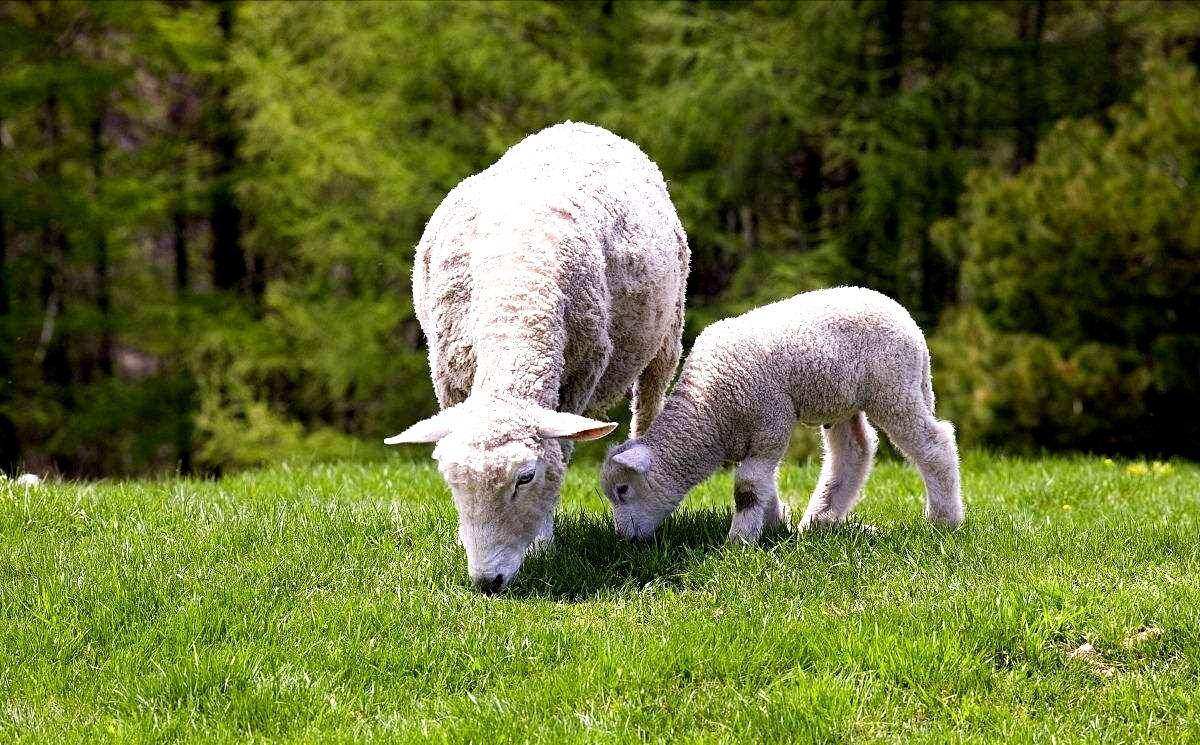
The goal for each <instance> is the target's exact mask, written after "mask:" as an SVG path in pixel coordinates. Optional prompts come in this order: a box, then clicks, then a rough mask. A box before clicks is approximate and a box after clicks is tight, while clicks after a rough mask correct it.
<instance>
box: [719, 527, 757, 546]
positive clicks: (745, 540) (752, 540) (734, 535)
mask: <svg viewBox="0 0 1200 745" xmlns="http://www.w3.org/2000/svg"><path fill="white" fill-rule="evenodd" d="M725 542H726V543H727V544H729V545H731V546H757V545H758V536H757V535H747V534H745V533H738V532H734V531H730V532H729V536H728V537H726V538H725Z"/></svg>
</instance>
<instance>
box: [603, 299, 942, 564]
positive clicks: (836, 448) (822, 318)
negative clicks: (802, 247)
mask: <svg viewBox="0 0 1200 745" xmlns="http://www.w3.org/2000/svg"><path fill="white" fill-rule="evenodd" d="M864 414H865V416H864ZM868 418H870V420H871V421H872V422H874V423H875V424H877V425H878V426H880V427H882V428H883V430H884V431H885V432H887V434H888V437H889V438H890V439H891V440H892V442H893V443H895V445H896V446H897V447H898V448H899V449H900V451H901V452H902V453H904V455H905V456H906V457H907V458H908V460H909V461H910V462H912V463H913V464H914V465H915V466H916V467H917V468H918V470H920V472H921V476H922V477H923V478H924V480H925V490H926V503H925V515H926V517H928V518H929V519H930V520H932V521H935V522H939V523H943V524H946V525H951V526H954V525H958V524H959V523H961V522H962V520H963V505H962V496H961V494H960V489H959V473H958V451H957V448H956V446H955V442H954V428H953V426H952V425H951V424H950V423H949V422H944V421H938V419H937V418H936V417H935V416H934V411H933V387H932V385H931V381H930V372H929V350H928V347H927V346H926V344H925V338H924V336H923V335H922V334H921V330H920V329H919V328H917V324H916V323H915V322H914V321H913V319H912V317H911V316H909V314H908V312H907V311H905V310H904V308H902V307H901V306H900V305H899V304H898V303H896V302H895V301H893V300H891V299H890V298H888V297H886V296H884V295H881V294H879V293H878V292H874V291H872V290H866V289H862V288H857V287H839V288H835V289H829V290H820V291H817V292H807V293H803V294H800V295H797V296H795V297H793V298H790V299H788V300H783V301H780V302H777V303H773V304H771V305H767V306H764V307H762V308H758V309H756V310H752V311H750V312H749V313H746V314H745V315H742V316H739V317H737V318H732V319H727V320H724V321H721V322H719V323H716V324H713V325H712V326H710V327H708V328H707V329H705V331H704V332H703V333H702V334H701V335H700V337H699V338H698V339H697V340H696V344H695V346H694V348H693V349H692V352H691V353H690V354H689V355H688V358H687V361H686V362H684V365H683V372H682V373H681V374H680V379H679V382H678V383H677V384H676V386H675V389H674V391H672V393H671V395H670V396H669V397H668V398H667V401H666V404H665V405H664V407H663V410H662V413H661V414H660V415H659V416H658V417H657V418H656V419H655V420H654V422H653V423H652V424H651V425H650V427H649V429H647V430H646V431H645V432H644V433H643V434H642V436H641V437H640V438H635V439H632V440H630V441H628V442H625V443H623V444H621V445H618V446H616V447H614V448H613V449H611V450H610V451H609V453H608V457H607V458H606V459H605V463H604V466H603V469H602V471H601V479H602V482H603V486H604V492H605V494H606V495H607V496H608V498H609V499H610V500H611V501H612V504H613V520H614V524H615V526H616V529H617V532H619V533H620V534H621V535H623V536H626V537H630V538H641V537H645V536H648V535H649V534H650V533H652V532H654V530H655V529H656V528H657V527H658V526H659V524H661V523H662V521H663V520H664V519H665V518H666V517H667V515H669V514H670V513H671V512H672V511H673V510H674V509H675V508H676V507H677V506H678V505H679V503H680V502H681V501H682V500H683V497H684V496H685V495H686V494H687V493H688V491H690V490H691V489H692V488H693V487H694V486H696V485H697V484H699V483H700V482H701V481H703V480H704V479H706V478H708V476H710V475H711V474H712V473H713V472H714V471H716V470H717V469H718V468H720V467H721V466H722V464H723V463H727V462H736V463H737V464H738V465H737V472H736V476H735V486H734V506H735V513H734V517H733V524H732V525H731V526H730V529H729V537H730V539H732V540H742V541H745V542H755V541H757V540H758V537H759V535H760V534H761V532H762V530H763V528H764V527H770V526H772V525H775V524H778V523H781V522H782V523H785V524H786V522H787V516H788V510H787V506H786V505H785V504H784V502H783V501H781V500H780V498H779V494H778V488H777V485H776V482H777V474H778V470H779V461H780V459H781V458H782V457H783V455H784V451H785V450H786V449H787V445H788V440H789V439H790V437H791V434H792V430H793V428H794V427H795V425H796V423H797V422H798V421H799V422H803V423H805V424H811V425H817V424H820V425H823V428H822V431H821V434H822V437H823V438H824V446H825V447H824V449H825V457H824V462H823V463H822V467H821V476H820V479H819V480H818V482H817V486H816V489H815V490H814V492H813V495H812V498H811V500H810V501H809V503H808V509H807V511H806V512H805V515H804V518H803V520H802V521H801V525H800V527H801V528H802V529H803V528H807V527H810V526H813V525H817V524H829V523H836V522H839V521H842V520H844V519H845V518H846V515H847V514H848V513H849V511H850V509H851V507H853V506H854V503H855V502H856V501H857V500H858V498H859V496H860V493H861V490H862V485H863V482H864V481H865V480H866V478H867V474H868V472H869V471H870V469H871V462H872V459H873V458H874V455H875V447H876V445H877V443H878V438H877V437H876V435H875V430H874V429H873V428H872V427H871V425H870V424H868V423H867V419H868Z"/></svg>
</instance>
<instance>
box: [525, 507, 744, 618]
mask: <svg viewBox="0 0 1200 745" xmlns="http://www.w3.org/2000/svg"><path fill="white" fill-rule="evenodd" d="M729 520H730V513H729V511H728V510H724V511H722V510H717V509H705V510H689V511H687V512H681V513H679V514H676V515H672V516H671V517H670V518H668V519H667V521H666V522H664V523H663V524H662V526H660V527H659V529H658V530H657V531H655V533H654V536H653V538H652V539H651V540H649V541H645V542H633V541H626V540H624V539H622V538H620V537H619V536H617V534H616V531H614V530H613V525H612V522H611V521H610V520H609V519H608V518H607V517H606V516H601V515H596V514H588V513H583V512H575V513H567V514H560V515H559V516H558V518H557V519H556V520H555V525H554V543H552V544H551V545H550V548H549V550H547V551H546V552H544V553H542V554H538V555H535V556H531V557H529V558H528V559H527V560H526V561H525V563H524V565H523V566H522V567H521V573H520V574H518V575H517V581H516V582H515V583H514V584H513V587H512V588H510V590H509V594H510V595H511V596H513V597H518V598H520V597H543V598H548V599H553V600H569V601H575V600H583V599H586V598H588V597H591V596H593V595H595V594H596V593H597V592H601V591H604V590H613V589H618V588H627V589H628V588H638V587H644V586H646V585H649V584H651V583H655V584H667V585H678V584H680V578H681V576H682V575H683V574H685V573H686V572H687V571H688V569H690V568H691V567H693V566H694V565H696V564H697V563H699V562H700V561H702V560H703V559H704V557H706V556H707V555H709V554H710V553H712V552H713V551H716V550H718V549H720V548H721V547H722V546H724V545H725V536H726V533H727V532H728V531H729Z"/></svg>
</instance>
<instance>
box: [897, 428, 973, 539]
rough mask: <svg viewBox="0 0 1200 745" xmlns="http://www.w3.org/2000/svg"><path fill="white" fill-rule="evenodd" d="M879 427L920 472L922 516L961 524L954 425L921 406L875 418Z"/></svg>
mask: <svg viewBox="0 0 1200 745" xmlns="http://www.w3.org/2000/svg"><path fill="white" fill-rule="evenodd" d="M879 426H880V427H882V428H883V430H884V431H885V432H887V435H888V437H889V438H890V439H891V441H892V442H893V443H895V445H896V447H897V448H899V449H900V452H902V453H904V457H905V458H907V459H908V461H909V462H910V463H912V464H913V465H914V466H916V467H917V470H918V471H920V472H921V478H922V479H924V481H925V517H926V518H928V519H929V520H930V521H931V522H935V523H942V524H944V525H949V526H951V527H954V526H957V525H959V524H961V523H962V521H963V502H962V490H961V486H960V484H959V473H958V447H957V445H956V444H955V442H954V425H952V424H950V422H945V421H939V420H938V419H937V418H936V417H935V416H934V415H933V412H931V411H929V410H927V409H926V408H924V407H916V408H915V409H914V411H912V412H911V413H910V414H907V415H898V416H891V417H887V418H884V419H881V420H879Z"/></svg>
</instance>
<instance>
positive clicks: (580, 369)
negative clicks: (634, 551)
mask: <svg viewBox="0 0 1200 745" xmlns="http://www.w3.org/2000/svg"><path fill="white" fill-rule="evenodd" d="M688 262H689V252H688V245H687V238H686V237H685V235H684V231H683V227H682V226H681V225H680V223H679V219H678V217H677V216H676V214H675V209H674V207H673V206H672V204H671V201H670V198H669V196H668V194H667V189H666V185H665V184H664V182H663V178H662V174H661V173H660V172H659V170H658V167H657V166H656V165H655V164H654V163H653V162H651V161H650V160H649V159H648V158H647V157H646V156H645V155H644V154H643V153H642V151H641V150H640V149H639V148H638V147H637V146H636V145H634V144H632V143H630V142H628V141H626V140H624V139H621V138H620V137H617V136H616V135H614V134H612V133H610V132H608V131H606V130H604V129H601V128H599V127H595V126H591V125H587V124H574V123H565V124H559V125H556V126H553V127H550V128H548V129H545V130H543V131H541V132H539V133H537V134H535V135H532V136H531V137H529V138H527V139H525V140H524V141H522V142H520V143H518V144H517V145H515V146H514V147H513V148H512V149H510V150H509V151H508V152H507V153H506V154H505V155H504V157H502V158H501V159H500V160H499V161H497V162H496V163H495V164H494V165H493V166H491V167H490V168H488V169H487V170H485V171H483V172H481V173H479V174H477V175H475V176H472V177H470V178H468V179H466V180H465V181H463V182H462V183H461V184H459V185H458V186H457V187H455V189H454V190H453V191H451V192H450V194H449V195H447V197H446V199H445V200H444V201H443V202H442V204H441V205H440V206H439V207H438V208H437V210H436V211H435V212H434V214H433V216H432V218H431V219H430V220H429V224H428V225H427V227H426V229H425V233H424V235H423V236H422V238H421V242H420V244H419V245H418V246H417V252H416V260H415V266H414V269H413V298H414V302H415V304H416V312H417V317H418V319H419V320H420V323H421V328H422V329H423V330H424V332H425V335H426V337H427V338H428V340H429V364H430V369H431V371H432V377H433V385H434V389H435V391H436V394H437V398H438V402H439V404H440V405H441V406H442V409H443V411H442V412H441V413H440V414H438V415H436V416H435V417H433V418H431V419H428V420H426V421H424V422H421V423H418V424H417V425H414V426H413V427H412V428H410V429H409V430H407V431H406V432H404V433H402V434H401V435H397V436H396V437H394V438H389V439H388V442H392V443H394V442H438V446H437V448H436V449H435V450H434V457H435V458H436V459H437V460H438V465H439V469H440V470H441V473H442V475H443V476H444V477H445V479H446V481H447V483H448V484H449V486H450V489H451V492H452V493H453V496H454V502H455V505H456V507H457V508H458V513H459V535H460V539H461V541H462V543H463V546H464V547H465V549H466V552H467V565H468V571H469V573H470V575H471V577H472V578H473V579H474V581H475V583H476V585H477V586H479V587H480V589H482V590H484V591H496V590H499V589H500V588H501V587H503V586H504V585H505V584H507V583H508V581H509V580H511V579H512V576H513V574H515V573H516V570H517V568H518V567H519V566H520V564H521V561H522V558H523V556H524V554H525V552H526V550H527V549H528V547H529V546H530V545H531V543H533V542H534V541H535V539H536V542H537V544H539V545H541V544H543V543H545V542H547V541H549V540H550V538H551V536H552V533H553V514H554V510H555V507H556V505H557V504H558V499H559V488H560V485H561V482H562V474H563V469H564V467H565V464H566V462H567V461H568V460H569V458H570V453H571V447H572V445H571V442H570V440H572V439H593V438H595V437H602V436H604V435H605V434H607V433H608V432H609V431H611V430H612V429H613V428H614V427H615V426H616V425H613V424H608V423H605V422H599V421H595V420H591V419H586V418H584V417H580V416H573V415H578V414H582V413H583V412H584V411H587V410H603V409H605V408H607V407H609V406H611V405H612V404H615V403H616V402H618V401H619V400H620V399H622V398H623V397H624V396H626V395H627V394H629V393H630V392H631V390H632V401H631V408H632V410H633V422H632V425H631V429H632V430H633V431H635V432H640V431H642V430H644V429H645V427H647V426H648V425H649V423H650V421H651V420H653V418H654V416H655V415H656V414H657V413H658V412H659V410H660V409H661V407H662V402H663V397H664V395H665V393H666V390H667V388H668V387H669V385H670V381H671V378H672V377H673V376H674V374H675V370H676V367H677V366H678V364H679V357H680V353H681V347H680V335H681V333H682V326H683V307H684V289H685V283H686V278H687V272H688ZM555 412H563V413H557V414H556V413H555ZM530 474H532V476H530ZM522 475H524V476H526V477H529V478H530V480H529V482H528V483H518V476H522Z"/></svg>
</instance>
